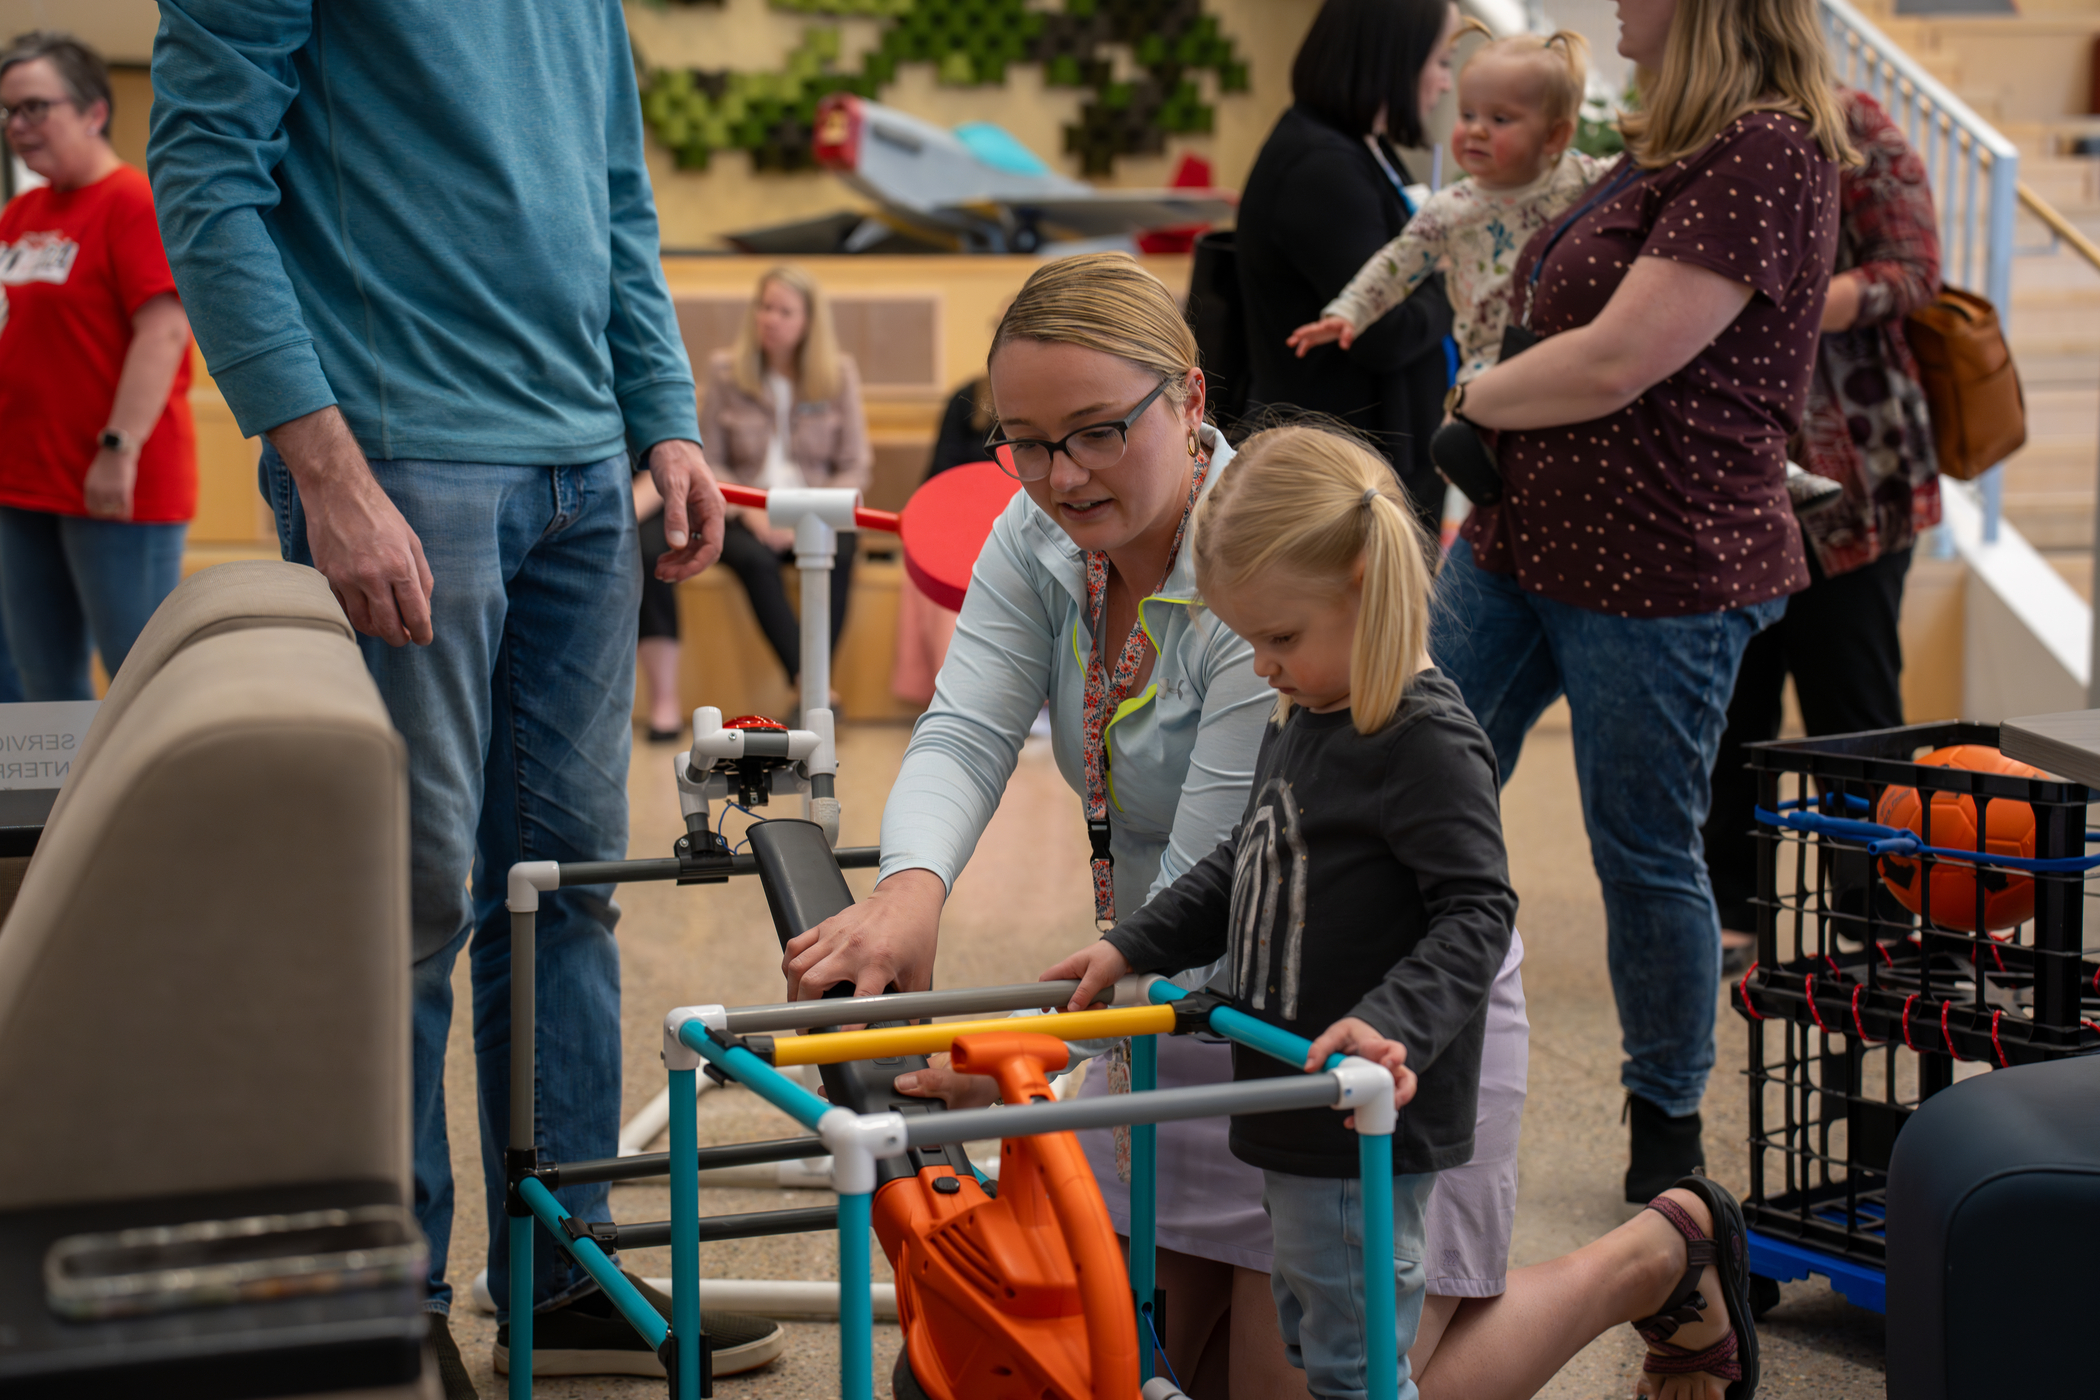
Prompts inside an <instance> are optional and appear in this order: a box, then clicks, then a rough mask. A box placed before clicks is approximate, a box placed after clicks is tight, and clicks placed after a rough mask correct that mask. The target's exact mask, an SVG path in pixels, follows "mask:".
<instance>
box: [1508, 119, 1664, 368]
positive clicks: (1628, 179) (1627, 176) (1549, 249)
mask: <svg viewBox="0 0 2100 1400" xmlns="http://www.w3.org/2000/svg"><path fill="white" fill-rule="evenodd" d="M1639 171H1640V167H1639V166H1637V165H1635V164H1634V163H1633V161H1632V160H1631V159H1629V158H1627V157H1625V156H1621V157H1620V158H1619V164H1618V166H1617V168H1615V169H1614V170H1613V171H1612V176H1611V178H1610V179H1609V180H1606V181H1605V182H1604V183H1603V184H1602V185H1601V186H1599V187H1598V189H1597V192H1596V193H1595V194H1593V195H1591V196H1590V197H1589V198H1588V199H1586V200H1584V201H1583V203H1582V207H1581V208H1580V209H1577V210H1576V211H1575V212H1574V213H1572V214H1570V215H1568V217H1567V218H1565V219H1563V220H1561V222H1560V225H1559V227H1557V228H1555V229H1554V230H1553V232H1552V234H1551V235H1549V236H1548V237H1547V239H1546V246H1545V247H1543V248H1541V249H1539V255H1538V258H1537V259H1536V260H1535V261H1534V262H1533V263H1532V264H1531V276H1530V278H1529V279H1528V280H1527V281H1526V282H1525V283H1524V310H1523V314H1521V315H1520V316H1518V317H1517V319H1516V320H1514V321H1512V322H1510V324H1509V325H1508V326H1506V327H1504V328H1503V331H1502V354H1501V356H1500V357H1499V358H1498V359H1497V360H1496V363H1497V364H1501V363H1504V362H1506V361H1508V359H1509V358H1510V357H1511V356H1512V355H1521V354H1523V353H1524V352H1525V351H1526V350H1529V349H1530V348H1531V347H1532V346H1534V345H1536V344H1538V343H1539V340H1540V336H1539V334H1538V332H1536V331H1534V330H1532V328H1531V302H1532V298H1534V297H1536V296H1537V295H1538V290H1539V276H1540V274H1541V273H1543V272H1544V271H1545V270H1546V259H1547V258H1549V257H1551V256H1553V249H1554V245H1556V244H1558V243H1559V242H1560V240H1561V239H1562V237H1564V236H1565V235H1566V234H1567V232H1568V230H1569V229H1571V228H1573V227H1575V225H1576V224H1578V223H1580V222H1581V221H1582V217H1583V216H1584V215H1585V214H1588V213H1589V212H1590V211H1591V210H1593V209H1595V208H1596V207H1597V206H1598V205H1600V204H1602V203H1604V202H1605V201H1606V200H1608V199H1610V198H1612V197H1613V196H1614V195H1616V194H1618V193H1619V191H1621V190H1623V189H1625V188H1626V186H1627V185H1629V184H1631V183H1632V182H1633V177H1634V176H1635V175H1636V174H1638V173H1639Z"/></svg>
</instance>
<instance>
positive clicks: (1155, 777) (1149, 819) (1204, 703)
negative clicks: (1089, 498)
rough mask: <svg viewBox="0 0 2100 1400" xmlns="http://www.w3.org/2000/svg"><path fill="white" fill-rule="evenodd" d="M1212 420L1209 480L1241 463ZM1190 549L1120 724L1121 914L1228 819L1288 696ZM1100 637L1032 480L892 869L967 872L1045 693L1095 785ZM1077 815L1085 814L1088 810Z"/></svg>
mask: <svg viewBox="0 0 2100 1400" xmlns="http://www.w3.org/2000/svg"><path fill="white" fill-rule="evenodd" d="M1203 436H1204V442H1205V446H1206V450H1208V451H1209V452H1210V453H1211V468H1210V474H1209V476H1208V477H1207V478H1206V479H1205V481H1204V485H1203V489H1204V492H1205V493H1206V494H1207V493H1208V492H1210V491H1211V490H1212V489H1213V488H1214V487H1215V486H1216V485H1217V483H1218V480H1219V478H1220V477H1222V476H1223V475H1224V474H1225V473H1226V472H1227V471H1230V470H1231V469H1232V449H1231V448H1230V447H1228V446H1226V445H1225V443H1224V441H1223V440H1222V439H1220V438H1219V437H1218V436H1217V434H1216V432H1215V431H1214V430H1213V429H1211V428H1208V427H1206V428H1205V429H1204V430H1203ZM1192 553H1193V551H1192V550H1191V549H1190V548H1189V543H1188V541H1187V540H1186V539H1184V541H1183V544H1182V549H1181V555H1180V557H1179V558H1178V559H1176V560H1175V563H1174V569H1173V572H1172V573H1171V574H1170V575H1169V576H1168V578H1167V581H1166V585H1165V586H1164V587H1163V588H1161V589H1160V590H1159V592H1157V593H1155V594H1153V595H1152V596H1151V597H1148V598H1146V599H1145V600H1144V601H1143V602H1142V603H1141V604H1140V605H1139V607H1140V616H1141V617H1142V619H1143V622H1144V625H1145V629H1146V631H1147V632H1148V633H1149V634H1150V636H1151V638H1152V641H1153V645H1154V648H1155V650H1156V651H1157V652H1158V659H1157V660H1156V661H1155V662H1154V663H1153V667H1152V678H1151V681H1150V682H1149V684H1148V685H1147V686H1146V688H1145V689H1144V690H1143V691H1142V692H1141V693H1140V694H1138V695H1135V696H1132V697H1131V698H1130V699H1128V700H1126V701H1124V703H1123V705H1122V706H1121V707H1120V709H1119V710H1118V712H1117V715H1116V717H1115V719H1114V720H1113V721H1112V722H1111V723H1110V725H1109V727H1108V757H1109V778H1110V784H1111V790H1112V794H1113V796H1112V800H1111V801H1110V803H1109V809H1108V820H1109V838H1110V842H1111V849H1112V850H1113V852H1114V854H1115V861H1116V863H1115V883H1116V913H1117V914H1118V916H1122V915H1126V914H1128V913H1130V912H1131V911H1133V910H1135V909H1137V908H1138V907H1139V906H1140V905H1142V904H1144V902H1145V901H1146V900H1147V899H1149V898H1150V897H1151V895H1152V892H1153V891H1154V890H1155V889H1158V888H1162V887H1164V886H1166V885H1168V884H1171V883H1173V881H1174V880H1175V878H1176V877H1178V876H1179V875H1180V874H1181V873H1182V872H1183V871H1185V870H1187V869H1188V868H1189V866H1191V865H1192V864H1194V863H1195V862H1196V861H1197V860H1199V859H1201V858H1202V857H1203V856H1204V855H1206V854H1208V853H1209V852H1210V850H1211V849H1212V848H1213V847H1215V846H1216V845H1217V844H1218V843H1219V842H1220V841H1222V840H1224V839H1225V838H1226V837H1227V836H1228V835H1230V834H1231V832H1232V827H1233V824H1234V823H1235V822H1237V821H1238V820H1239V818H1240V814H1241V812H1242V811H1243V810H1244V809H1245V808H1246V805H1247V788H1248V785H1249V784H1250V783H1251V782H1252V781H1253V778H1254V757H1255V753H1256V751H1257V750H1258V749H1259V748H1260V747H1261V727H1262V724H1263V723H1264V722H1265V721H1266V720H1267V719H1268V716H1269V712H1270V711H1271V709H1272V708H1273V707H1274V704H1275V692H1274V691H1272V690H1270V689H1269V686H1268V684H1267V683H1266V682H1265V681H1263V680H1262V679H1261V678H1260V677H1258V676H1256V675H1255V674H1254V660H1253V658H1254V650H1253V648H1252V647H1250V646H1249V645H1248V644H1247V643H1246V642H1244V641H1242V640H1241V639H1240V638H1239V637H1238V636H1236V635H1234V634H1233V632H1232V631H1231V630H1230V629H1229V628H1227V627H1226V626H1225V624H1224V623H1222V622H1220V621H1218V619H1217V617H1216V616H1215V615H1214V614H1211V613H1209V612H1206V611H1203V610H1202V609H1200V608H1198V607H1196V606H1194V605H1193V604H1194V600H1195V597H1196V574H1195V566H1194V563H1193V562H1192V560H1191V554H1192ZM1092 647H1093V637H1092V635H1091V634H1090V633H1089V632H1088V630H1087V624H1086V560H1085V557H1084V556H1083V555H1082V553H1081V552H1080V549H1079V546H1077V545H1075V544H1074V543H1072V540H1071V537H1070V536H1068V535H1066V534H1065V532H1064V531H1063V530H1061V529H1059V528H1058V527H1057V525H1056V523H1055V522H1053V521H1052V520H1051V519H1050V517H1049V516H1047V515H1045V514H1044V513H1043V512H1042V511H1041V510H1040V509H1039V508H1037V506H1036V504H1035V502H1033V501H1031V500H1029V499H1028V494H1027V493H1026V492H1025V491H1024V492H1020V493H1017V494H1016V495H1015V496H1014V498H1013V501H1012V503H1011V504H1009V505H1008V506H1007V508H1006V511H1005V512H1004V513H1003V514H1002V515H1001V516H1000V517H999V519H998V521H997V522H996V523H995V524H994V525H993V526H992V533H991V537H990V538H989V539H988V540H987V541H986V542H985V546H984V551H983V553H981V554H980V555H978V557H977V566H976V568H975V570H973V571H972V573H971V576H970V591H969V594H968V596H966V597H965V598H964V599H963V606H962V616H961V619H960V621H958V622H957V624H956V628H955V638H954V640H953V641H952V642H950V643H949V646H948V656H947V660H946V661H945V663H943V665H942V666H941V674H940V679H939V681H938V682H937V683H936V685H935V687H934V695H933V704H932V706H931V707H930V708H928V710H927V711H926V713H925V714H923V715H921V716H920V717H919V721H918V724H917V725H916V726H914V728H913V730H912V737H911V744H910V746H909V747H908V748H906V749H905V752H904V765H903V768H902V769H901V770H900V771H899V773H898V774H897V781H896V784H895V785H894V786H893V787H892V788H891V789H890V798H889V803H888V805H887V806H885V807H884V808H883V812H882V874H883V876H884V877H885V878H886V877H888V876H890V875H892V874H895V873H896V872H897V871H899V870H913V869H924V870H931V871H932V872H933V873H934V874H936V875H938V876H940V877H941V879H942V881H943V882H945V883H946V884H948V885H949V886H951V887H952V886H953V885H954V884H955V877H956V876H957V875H958V874H959V873H960V872H961V871H962V868H963V866H964V865H965V864H967V863H968V861H969V859H970V853H971V852H972V851H973V850H975V849H976V846H977V838H978V837H979V836H981V835H982V834H983V833H984V828H985V825H986V823H988V822H990V821H991V819H992V813H993V811H994V810H995V809H997V807H998V805H999V798H1000V795H1001V794H1002V793H1003V792H1004V791H1005V790H1006V782H1007V779H1008V778H1010V777H1011V776H1012V775H1013V771H1014V765H1015V763H1016V762H1018V761H1019V758H1020V753H1021V743H1022V741H1023V740H1025V739H1026V738H1027V737H1028V727H1029V725H1031V724H1032V723H1034V721H1035V716H1036V712H1037V711H1038V710H1039V709H1040V708H1041V707H1042V704H1043V701H1044V700H1045V699H1046V698H1047V699H1048V700H1049V701H1050V721H1051V729H1050V733H1051V740H1050V743H1051V751H1052V753H1053V754H1054V755H1055V757H1056V759H1057V766H1058V770H1059V771H1060V772H1061V773H1063V774H1064V777H1065V781H1066V782H1068V783H1070V784H1071V785H1072V790H1073V791H1074V792H1079V793H1084V792H1085V790H1086V770H1085V767H1084V763H1083V759H1082V748H1081V740H1080V732H1081V725H1082V718H1083V715H1084V711H1085V706H1084V702H1083V698H1082V697H1083V692H1084V688H1085V684H1086V658H1087V656H1088V654H1089V652H1090V651H1091V649H1092ZM1072 820H1073V821H1074V822H1075V823H1076V822H1078V821H1080V815H1079V813H1078V812H1076V811H1075V812H1074V813H1073V815H1072ZM1176 980H1181V979H1176Z"/></svg>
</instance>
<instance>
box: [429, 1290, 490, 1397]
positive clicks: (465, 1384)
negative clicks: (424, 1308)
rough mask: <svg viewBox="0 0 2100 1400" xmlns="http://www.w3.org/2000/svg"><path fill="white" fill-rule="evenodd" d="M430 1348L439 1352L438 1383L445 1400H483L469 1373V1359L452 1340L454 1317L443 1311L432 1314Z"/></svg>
mask: <svg viewBox="0 0 2100 1400" xmlns="http://www.w3.org/2000/svg"><path fill="white" fill-rule="evenodd" d="M430 1349H431V1351H433V1352H435V1353H436V1354H437V1364H438V1384H439V1385H441V1386H443V1387H444V1390H445V1400H481V1392H480V1391H478V1390H476V1389H475V1388H474V1378H473V1377H472V1376H470V1375H468V1374H467V1359H466V1358H465V1357H463V1356H461V1355H460V1354H459V1343H458V1342H455V1341H453V1340H452V1319H451V1318H449V1317H447V1316H446V1315H445V1314H443V1313H441V1312H434V1313H432V1314H431V1315H430Z"/></svg>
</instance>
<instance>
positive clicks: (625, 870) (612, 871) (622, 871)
mask: <svg viewBox="0 0 2100 1400" xmlns="http://www.w3.org/2000/svg"><path fill="white" fill-rule="evenodd" d="M831 854H832V857H833V858H834V859H836V860H837V861H838V863H839V869H841V870H873V869H874V868H875V867H876V866H878V865H881V864H882V850H881V848H880V847H877V846H841V847H839V848H838V849H837V850H835V851H833V852H832V853H831ZM729 859H730V867H729V873H730V874H732V875H756V874H757V873H758V858H757V857H756V856H750V855H735V856H731V857H730V858H729ZM683 873H684V871H683V869H681V867H680V866H679V863H678V862H677V861H676V860H674V859H672V858H670V857H665V858H663V859H661V860H572V861H568V862H565V863H564V864H563V865H562V867H561V883H562V888H564V889H566V888H568V887H569V886H571V885H630V884H635V883H638V882H640V881H644V880H675V879H677V878H678V877H679V876H680V875H682V874H683Z"/></svg>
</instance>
